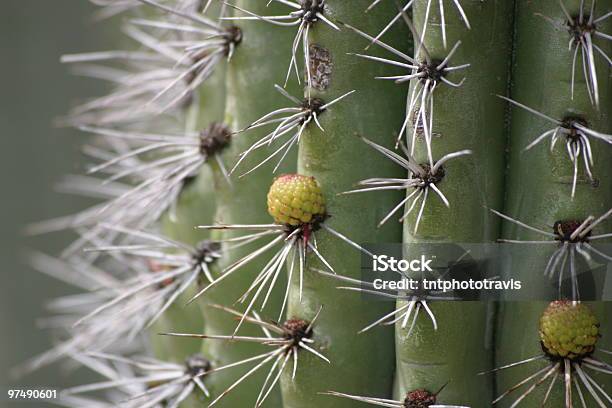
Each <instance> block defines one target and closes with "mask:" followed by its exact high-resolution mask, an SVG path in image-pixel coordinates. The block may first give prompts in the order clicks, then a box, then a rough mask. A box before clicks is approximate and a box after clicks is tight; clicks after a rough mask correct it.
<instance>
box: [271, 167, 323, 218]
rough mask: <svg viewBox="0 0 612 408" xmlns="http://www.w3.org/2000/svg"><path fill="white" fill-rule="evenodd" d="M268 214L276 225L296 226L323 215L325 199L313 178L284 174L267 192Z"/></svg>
mask: <svg viewBox="0 0 612 408" xmlns="http://www.w3.org/2000/svg"><path fill="white" fill-rule="evenodd" d="M268 213H269V214H270V215H271V216H272V217H273V218H274V222H276V223H277V224H285V225H291V226H298V225H302V224H307V223H310V222H312V221H313V220H314V219H316V218H318V217H322V216H324V215H325V198H324V197H323V192H322V191H321V186H319V183H318V182H317V180H316V179H315V178H314V177H308V176H302V175H299V174H286V175H283V176H280V177H277V178H276V179H275V180H274V182H273V183H272V186H271V187H270V191H269V192H268Z"/></svg>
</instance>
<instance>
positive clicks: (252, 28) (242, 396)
mask: <svg viewBox="0 0 612 408" xmlns="http://www.w3.org/2000/svg"><path fill="white" fill-rule="evenodd" d="M234 3H235V4H236V5H237V6H239V7H243V8H246V9H249V10H251V11H253V12H255V13H258V14H267V13H276V12H278V11H279V10H282V9H284V7H282V6H281V7H278V6H276V5H270V6H269V7H266V2H257V4H253V2H252V1H247V0H242V1H237V2H234ZM237 25H239V26H240V28H241V29H242V30H243V41H242V43H241V44H240V45H239V46H238V47H237V48H236V52H235V54H234V57H233V59H232V60H231V62H230V64H229V65H228V69H227V73H226V75H227V76H226V78H227V79H226V81H227V82H226V92H227V93H226V111H225V119H226V120H225V122H226V123H227V124H228V125H229V126H230V128H231V129H232V130H234V131H236V130H240V129H244V128H245V127H246V126H248V125H249V124H251V123H252V122H253V121H255V120H256V119H258V118H260V117H261V116H263V115H264V114H266V113H268V112H270V111H272V110H274V109H277V108H278V107H279V106H283V105H282V104H286V100H285V98H284V97H282V96H281V95H280V94H279V93H278V92H276V91H274V88H273V85H274V84H275V83H281V84H282V81H283V80H284V78H285V73H286V62H287V52H288V50H289V49H290V47H291V41H292V37H291V33H290V32H287V31H286V30H274V29H271V27H270V26H268V25H267V24H265V23H262V22H260V21H249V22H243V21H239V22H238V24H237ZM273 28H274V27H273ZM288 91H289V92H292V90H291V89H290V88H289V89H288ZM294 93H295V92H294ZM263 132H265V129H255V130H251V131H249V132H246V133H240V134H237V135H236V136H235V137H234V138H233V139H232V142H231V145H230V147H229V148H228V149H227V151H226V152H225V153H224V154H223V160H224V162H225V163H226V166H227V167H228V168H231V167H232V166H233V164H234V163H235V161H236V160H237V157H238V155H239V154H240V153H241V152H243V151H245V150H246V149H247V148H248V147H250V146H251V144H252V143H253V142H254V141H255V140H258V139H259V138H260V137H262V136H263V135H265V133H263ZM269 153H270V151H269V150H268V149H266V148H263V149H259V150H258V151H256V152H254V153H253V154H251V155H250V156H249V158H248V159H246V160H245V164H244V166H245V168H251V167H253V166H254V165H255V164H257V163H259V162H260V161H261V160H263V159H264V158H265V157H267V155H268V154H269ZM295 162H296V158H295V153H294V154H293V155H291V154H289V156H288V157H287V158H286V160H285V163H287V165H286V166H284V167H282V168H280V169H279V171H278V174H282V173H285V172H293V171H295V168H294V166H295ZM274 165H275V162H272V163H270V164H269V165H266V166H264V167H262V168H260V169H258V170H257V171H255V172H253V173H251V174H249V175H248V176H246V177H244V178H238V177H232V183H233V187H230V186H229V185H228V184H227V182H226V181H225V179H224V177H223V176H222V175H221V174H220V172H219V171H218V169H217V171H215V179H216V183H215V184H216V187H215V192H216V198H217V213H216V215H215V222H216V223H221V224H257V223H262V224H269V223H270V222H271V221H272V219H271V217H270V215H268V212H267V209H266V194H267V192H268V188H269V187H270V184H271V183H272V180H273V178H274V175H273V174H272V169H273V167H274ZM248 166H251V167H248ZM292 167H293V168H292ZM238 174H239V173H238ZM203 221H204V222H198V224H200V225H202V224H204V223H206V220H203ZM231 234H232V232H231V231H230V232H228V231H224V232H223V233H221V234H213V236H214V237H215V238H229V237H230V236H232V235H231ZM252 251H253V246H252V245H251V246H249V245H247V246H244V247H242V248H240V249H239V250H235V251H233V252H232V253H231V254H229V256H227V257H225V258H223V259H221V260H220V261H219V264H218V265H217V271H216V272H215V271H213V273H219V271H220V270H221V269H222V268H224V267H226V266H228V265H230V264H231V263H233V262H234V261H236V260H237V259H240V258H241V257H243V256H244V255H246V254H248V253H250V252H252ZM264 265H265V260H263V259H262V260H259V261H255V262H253V263H251V264H249V265H248V266H247V267H244V268H242V269H241V270H240V271H239V272H238V273H236V274H234V276H232V277H230V278H228V279H226V280H225V281H223V282H222V283H221V284H219V285H218V286H217V287H215V288H213V289H211V290H210V291H208V292H206V293H205V294H204V295H203V296H202V303H211V304H222V305H226V306H230V307H238V308H240V305H239V304H238V305H236V306H234V302H235V301H236V300H237V299H238V298H239V297H240V296H241V295H242V294H243V293H244V291H245V290H246V289H247V288H248V287H249V285H250V284H251V283H252V280H253V278H254V276H256V273H257V272H259V270H261V268H262V267H263V266H264ZM284 287H285V284H284V283H283V282H281V281H280V279H279V282H278V283H277V288H284ZM274 293H276V294H274ZM281 300H282V296H281V293H280V291H278V292H277V291H274V292H273V295H272V297H271V298H270V301H269V303H268V305H267V306H266V309H267V310H274V311H277V310H280V302H281ZM202 310H203V313H204V321H205V333H206V334H210V335H213V334H216V335H219V334H220V335H227V334H231V333H232V332H233V331H234V329H235V327H236V324H237V322H236V321H235V320H233V319H231V318H228V316H227V315H226V314H224V313H221V314H220V313H218V311H216V310H213V309H211V308H210V307H206V306H204V307H203V309H202ZM264 316H265V310H264ZM249 330H251V331H249ZM241 333H244V334H245V335H248V333H251V335H252V334H256V335H260V334H261V332H260V331H255V330H254V329H249V328H246V327H245V328H244V329H241ZM262 350H266V349H265V348H264V347H262V346H260V345H258V344H250V343H245V344H241V343H239V342H204V343H203V352H204V354H205V355H206V356H208V357H209V358H210V359H211V361H212V362H213V365H215V366H221V365H225V364H229V363H233V362H236V361H238V360H242V359H245V358H248V357H252V356H254V355H256V354H258V353H260V352H262ZM244 372H246V366H245V369H240V368H239V369H230V370H227V371H220V372H217V373H214V375H211V376H210V377H209V378H207V380H206V384H207V386H208V387H210V390H211V394H212V397H213V398H215V397H216V396H218V395H219V394H220V393H221V392H223V391H224V390H225V389H226V388H227V387H228V386H230V385H231V384H232V383H233V382H234V381H235V380H236V379H237V378H238V377H239V376H240V375H241V374H240V373H244ZM266 374H267V373H266V372H265V371H264V370H262V371H261V372H260V373H258V374H257V375H254V376H252V377H250V379H249V380H247V381H245V382H244V383H242V384H240V386H239V388H238V389H236V390H235V391H234V392H232V393H230V394H228V395H227V396H226V397H224V398H223V399H222V400H220V401H219V403H218V404H216V405H215V406H218V407H237V406H243V405H246V404H254V403H255V400H256V398H257V395H258V393H259V389H260V387H261V384H262V383H263V381H264V380H265V377H266ZM280 400H281V399H280V392H278V390H275V391H274V392H273V393H272V394H271V395H270V396H269V397H268V399H267V400H266V403H265V404H264V406H266V407H279V406H281V402H280Z"/></svg>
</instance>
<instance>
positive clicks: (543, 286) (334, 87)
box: [24, 0, 612, 408]
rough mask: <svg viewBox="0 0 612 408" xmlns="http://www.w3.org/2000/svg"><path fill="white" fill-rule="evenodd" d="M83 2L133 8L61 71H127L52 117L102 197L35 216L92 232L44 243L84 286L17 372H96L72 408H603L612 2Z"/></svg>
mask: <svg viewBox="0 0 612 408" xmlns="http://www.w3.org/2000/svg"><path fill="white" fill-rule="evenodd" d="M92 2H93V3H95V4H96V5H97V6H99V7H100V8H99V11H98V16H99V17H101V18H105V19H112V18H113V16H116V15H128V16H131V17H132V18H131V19H129V20H128V21H127V22H126V23H125V28H124V32H125V34H126V37H127V38H128V39H129V42H128V44H127V45H126V46H127V47H131V48H128V49H127V50H122V49H118V50H112V51H102V52H94V53H85V54H71V55H67V56H64V57H63V61H64V62H66V63H71V64H74V66H75V69H76V70H77V72H78V73H81V74H84V75H87V76H91V77H94V78H101V79H105V80H108V81H110V82H111V84H112V89H111V90H110V91H109V93H108V94H107V95H105V96H102V97H97V98H94V99H92V100H89V101H85V102H84V103H83V104H82V105H79V106H77V107H76V108H74V109H73V110H72V111H71V112H70V114H69V115H68V116H67V117H66V118H64V119H63V120H62V123H64V124H66V125H69V126H76V127H78V128H80V129H81V130H82V131H84V132H85V133H86V134H87V135H89V137H90V139H89V140H90V142H88V144H87V146H86V148H85V149H84V150H85V153H86V154H87V155H88V156H89V158H91V159H92V162H93V163H92V165H91V167H90V171H89V173H90V174H89V175H88V176H87V177H83V176H79V177H71V178H69V179H67V181H66V182H65V183H64V187H65V188H64V189H65V190H69V191H71V192H76V193H78V194H83V195H87V196H94V197H97V198H102V201H100V202H99V203H97V204H95V205H94V206H93V207H91V208H88V209H85V210H83V211H81V212H79V213H78V214H74V215H72V216H64V217H60V218H57V219H54V220H50V221H46V222H42V223H39V224H36V225H33V226H31V228H30V231H31V232H34V233H47V232H53V231H56V230H59V229H71V230H73V231H74V232H76V234H77V238H76V240H75V241H74V242H73V243H71V244H70V245H69V247H68V248H67V249H66V250H65V251H64V252H63V253H62V259H56V258H53V257H50V256H47V255H43V254H34V255H33V256H32V263H33V264H34V266H35V267H36V269H38V270H40V271H42V272H44V273H47V274H49V275H51V276H54V277H56V278H58V279H61V280H64V281H68V282H73V283H74V284H75V285H76V286H77V287H79V288H80V289H82V290H84V293H83V294H79V295H77V296H76V297H65V298H60V299H57V300H55V301H54V302H53V303H52V304H51V306H52V309H51V310H52V311H53V312H54V313H57V314H58V315H59V316H56V317H55V318H53V320H52V321H60V322H61V325H60V328H63V329H64V330H65V335H64V337H62V338H61V341H60V342H59V343H58V344H57V346H56V347H54V348H53V349H51V350H49V351H47V352H45V353H43V354H41V355H39V356H36V357H34V358H33V359H32V360H30V361H29V362H28V363H27V364H26V365H25V367H24V368H25V369H26V370H32V369H38V368H39V367H41V366H43V365H47V364H51V363H55V362H57V361H60V360H62V359H64V358H69V359H71V360H73V361H74V362H76V363H78V364H80V365H83V366H86V367H88V368H90V369H92V370H93V371H94V372H96V373H97V374H98V375H99V376H100V377H101V380H100V381H96V382H94V383H92V384H85V385H77V386H75V387H72V388H69V389H66V390H65V391H64V392H63V395H62V398H61V401H60V403H61V404H63V405H64V406H69V407H84V406H100V407H107V406H116V405H117V404H118V403H119V402H118V401H119V400H120V401H122V402H123V403H124V405H126V406H129V407H162V406H163V407H173V408H177V407H192V406H215V407H237V406H240V407H242V406H249V405H253V406H256V407H269V408H276V407H278V408H302V407H304V408H306V407H313V406H317V407H361V406H366V405H368V404H369V405H375V406H386V407H398V408H401V407H404V408H425V407H429V408H435V407H441V408H442V407H448V408H453V407H455V408H466V407H472V408H475V407H485V406H491V405H495V406H506V405H503V404H507V406H510V407H518V406H524V407H531V406H536V405H538V406H540V405H542V406H551V407H552V406H554V407H560V406H562V407H565V408H571V407H573V406H582V407H585V408H586V407H590V406H598V407H606V406H610V404H612V397H610V394H609V392H610V391H609V388H610V384H611V377H610V375H611V374H612V366H611V365H610V364H609V363H608V362H606V357H605V354H609V353H610V351H608V350H609V349H611V348H612V322H610V319H608V316H609V315H610V311H611V310H610V304H609V303H606V302H602V301H599V299H601V298H602V297H604V298H605V296H606V293H605V292H604V291H605V279H606V276H605V275H604V273H603V272H602V269H605V268H599V269H598V267H601V266H604V267H605V266H606V264H608V263H609V262H610V261H612V256H611V255H610V252H609V248H608V247H606V245H605V244H606V243H607V242H609V240H610V238H611V234H610V228H609V227H610V219H611V218H612V209H610V207H611V205H610V203H611V202H612V190H611V189H610V183H609V182H608V180H607V179H606V175H607V173H609V171H607V170H608V168H609V163H610V159H611V158H612V156H611V155H612V149H610V146H609V144H612V136H610V134H609V133H610V126H609V122H610V120H609V116H610V108H611V101H612V94H611V89H612V88H611V87H610V86H609V85H610V76H609V75H608V74H609V71H610V65H611V61H610V57H609V55H610V42H609V40H610V32H609V27H610V21H612V18H610V16H611V15H612V13H611V11H610V9H611V6H612V3H610V1H609V0H602V1H599V2H595V1H594V0H593V1H592V2H588V1H583V0H561V1H558V0H542V1H539V2H528V1H523V0H512V1H510V0H508V1H503V0H486V1H472V0H469V1H468V0H452V1H449V0H439V1H433V0H410V1H407V0H406V1H402V2H399V3H398V2H394V1H392V0H352V1H343V0H272V1H270V2H268V1H266V0H257V1H253V0H233V1H228V2H225V1H221V0H118V1H108V0H92ZM568 43H569V49H568V47H567V45H568ZM546 143H550V144H549V145H548V146H545V144H546ZM398 221H399V222H398ZM496 241H498V242H499V244H496V243H495V242H496ZM384 244H395V246H394V247H393V249H392V251H395V252H398V253H401V255H402V256H403V257H404V258H405V259H413V258H414V259H416V258H417V257H420V256H423V257H425V255H436V254H437V252H436V251H437V250H438V249H439V248H440V247H441V246H443V245H446V246H447V247H451V246H452V248H453V250H454V251H456V249H457V248H459V249H461V251H460V252H459V253H458V254H457V256H456V257H454V259H451V260H450V261H448V262H441V263H437V264H436V266H435V267H434V270H430V272H431V273H429V272H427V273H426V272H424V271H423V270H421V271H415V270H412V271H410V272H406V273H404V274H402V275H401V277H402V278H414V279H417V280H418V279H422V278H425V277H427V278H434V279H440V280H442V279H446V278H448V277H451V278H454V277H455V276H456V275H455V274H456V273H459V272H465V274H467V275H468V276H469V277H470V278H473V277H476V276H478V277H479V278H483V276H480V275H478V274H479V273H480V272H481V271H482V269H484V268H486V267H488V266H489V265H488V264H487V262H485V261H490V259H488V260H486V259H485V260H483V259H481V258H479V257H478V256H477V255H475V254H472V253H470V251H471V250H466V248H472V247H473V246H474V245H475V246H476V247H477V248H487V250H488V248H491V247H495V248H496V249H499V250H510V251H515V253H516V251H520V255H519V256H515V257H513V258H512V259H511V260H510V261H509V262H505V261H504V262H502V263H501V268H500V270H495V271H494V272H493V275H498V274H501V276H500V277H499V278H500V279H502V280H504V281H505V280H510V279H517V280H524V281H525V282H529V285H526V286H527V287H524V288H523V289H522V291H521V292H520V295H521V296H525V297H527V299H528V300H529V301H525V302H500V303H493V302H489V301H487V300H486V299H478V298H476V299H472V298H469V299H468V300H463V301H452V300H457V299H455V297H461V296H459V295H457V296H455V295H456V294H455V293H451V294H447V293H440V291H435V290H433V291H429V290H427V289H424V288H419V289H417V290H413V289H410V290H408V289H397V290H396V289H392V288H383V289H380V288H378V287H377V286H376V285H375V284H374V283H373V282H372V281H371V280H370V277H369V275H368V274H367V273H366V272H367V270H368V268H369V265H370V264H371V263H372V262H373V261H375V260H376V255H377V251H378V250H379V249H380V248H382V247H383V246H384ZM601 244H603V245H601ZM398 248H400V249H398ZM423 259H424V258H423ZM494 261H496V260H494ZM493 263H495V262H493ZM496 265H497V264H496ZM484 277H488V276H487V275H485V276H484ZM100 285H101V286H102V289H100ZM98 289H100V290H98ZM506 295H507V296H508V298H510V300H516V299H513V298H512V295H511V294H509V293H508V294H506ZM608 296H609V294H608ZM591 300H592V302H587V301H591ZM551 301H552V302H551ZM535 366H537V367H535ZM479 374H480V375H479ZM90 393H96V394H95V395H91V396H90V395H89V394H90ZM103 397H104V398H105V399H106V400H105V401H103V400H102V398H103Z"/></svg>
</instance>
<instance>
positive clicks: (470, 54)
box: [396, 1, 513, 407]
mask: <svg viewBox="0 0 612 408" xmlns="http://www.w3.org/2000/svg"><path fill="white" fill-rule="evenodd" d="M428 3H430V2H428ZM433 3H436V2H433ZM461 6H462V7H463V10H464V11H465V14H466V15H467V17H468V18H469V21H470V25H471V29H470V30H468V29H467V28H466V27H465V26H464V25H463V24H462V23H461V21H460V20H459V19H458V18H459V17H458V16H455V17H454V18H453V20H452V23H451V21H450V20H449V19H447V20H446V30H445V35H446V38H447V41H448V45H449V48H448V49H447V48H446V47H445V46H444V45H445V38H444V36H443V35H442V32H441V31H438V30H436V29H435V26H436V24H437V23H440V21H439V20H437V18H438V17H437V16H439V15H441V14H440V10H438V6H437V3H436V5H432V6H431V9H430V10H429V16H428V17H427V16H426V14H427V13H428V11H427V10H428V9H429V6H427V5H425V2H416V3H415V4H414V6H413V18H414V26H415V27H417V29H420V28H422V27H424V26H425V27H427V28H426V32H425V33H424V34H421V33H417V35H419V36H422V37H423V38H424V41H423V44H422V46H421V47H420V46H419V43H418V41H417V44H416V45H415V48H417V49H419V48H420V53H419V54H418V55H417V60H418V61H421V63H424V64H425V65H424V66H425V67H430V66H434V65H436V64H439V62H438V61H443V60H444V59H445V58H447V56H448V55H449V53H450V52H452V51H453V50H454V51H455V52H454V54H452V64H453V65H455V66H462V65H463V64H470V66H469V68H467V69H465V70H462V71H460V74H459V72H457V73H449V74H448V78H446V79H447V80H450V81H452V82H453V83H455V84H456V85H460V86H452V85H449V84H448V83H446V82H445V81H442V80H441V79H440V80H438V83H439V84H438V85H437V86H436V89H435V90H434V91H432V94H433V95H434V100H433V104H432V105H431V107H426V109H427V111H426V115H423V113H421V115H423V116H421V117H419V116H418V115H419V112H422V111H421V110H422V108H423V106H422V105H423V104H422V102H418V103H416V104H415V105H416V107H415V108H413V110H412V111H409V112H408V115H411V118H412V121H411V123H410V126H409V127H408V131H407V135H408V138H409V142H410V141H411V140H414V139H412V135H413V134H415V135H416V142H413V143H412V145H411V146H410V147H411V149H413V151H414V156H415V159H416V160H417V161H418V162H423V163H428V162H430V161H432V160H433V162H434V163H435V162H436V160H439V159H440V158H441V157H443V156H444V155H445V154H448V153H450V152H455V151H458V150H461V149H469V150H471V151H472V152H473V154H472V155H471V156H467V157H463V158H458V159H455V160H453V161H452V162H448V164H445V165H444V173H443V174H444V176H443V178H442V179H441V180H440V181H439V182H436V183H435V184H436V186H437V187H438V189H439V190H441V191H442V192H443V194H444V196H445V197H446V199H447V201H448V204H449V205H448V206H447V205H445V204H446V203H445V202H444V201H443V200H440V199H438V198H439V197H437V196H436V194H433V192H432V194H431V198H429V200H428V201H427V203H426V204H422V203H421V207H420V208H419V209H418V210H420V211H418V212H417V211H416V209H415V210H414V212H413V213H412V214H411V215H410V216H409V217H408V218H407V219H406V222H405V223H404V243H406V244H412V243H419V244H421V243H448V242H454V243H487V242H492V241H494V240H495V239H496V238H497V237H498V234H499V222H498V221H497V220H495V219H493V218H492V217H489V216H487V214H486V210H485V209H484V208H483V207H485V206H495V205H500V204H501V203H502V202H503V201H502V200H503V180H504V171H503V169H504V150H505V141H506V132H505V113H504V108H503V107H501V106H499V105H497V104H495V103H494V100H493V97H492V94H494V93H496V92H502V93H503V92H505V90H506V88H507V83H508V67H509V64H510V49H511V35H512V26H511V24H512V17H511V16H512V12H513V5H512V2H499V1H488V2H461ZM426 19H428V21H429V23H428V24H425V22H426ZM458 41H461V44H460V45H458ZM450 46H453V48H450ZM455 47H456V48H455ZM430 61H431V62H430ZM424 72H425V73H426V76H425V77H423V78H417V79H414V80H412V83H411V89H412V92H415V90H416V89H418V87H419V86H420V87H423V89H424V90H423V91H421V95H422V93H423V92H425V91H426V90H427V89H426V87H427V83H426V84H425V85H422V81H423V80H427V79H433V80H435V79H436V78H435V76H434V77H431V78H430V76H431V75H432V74H433V73H431V74H429V73H427V72H428V71H427V70H425V71H424ZM462 77H465V82H463V83H461V82H459V81H460V80H461V78H462ZM430 86H431V85H430ZM432 115H433V121H432V124H433V127H432V128H429V127H430V125H429V124H428V123H427V119H430V118H431V116H432ZM423 117H424V118H425V119H426V120H423ZM428 133H429V135H428ZM428 138H429V139H430V140H431V147H427V144H428V143H427V139H428ZM409 193H411V191H409ZM417 223H418V230H417V228H416V227H417ZM422 247H423V246H422V245H419V248H422ZM407 252H408V254H407V255H408V256H410V255H411V254H410V246H408V247H407ZM419 255H420V254H419ZM400 307H405V302H402V301H400V302H399V303H398V308H400ZM430 307H431V311H432V313H433V315H434V316H435V317H436V319H437V330H436V328H435V327H434V325H432V322H431V321H430V318H429V317H428V316H426V315H425V314H421V315H420V316H419V317H418V319H417V320H416V324H415V327H414V329H413V331H412V332H411V333H410V332H409V331H408V330H407V329H406V328H405V327H403V326H402V324H401V323H402V322H401V321H400V322H398V324H397V326H396V347H397V369H398V371H399V372H400V373H401V376H400V378H401V379H402V384H400V385H401V387H400V391H401V392H402V393H405V392H406V391H407V390H411V389H415V388H425V389H437V388H440V387H441V386H442V385H444V384H445V383H447V382H448V385H447V386H446V387H445V388H444V389H443V390H442V392H441V394H440V399H441V400H442V401H443V402H453V403H456V404H463V405H468V406H475V407H476V406H478V407H479V406H487V404H488V403H489V402H490V401H491V399H490V397H491V395H492V393H491V389H492V382H491V381H489V380H487V379H486V378H485V379H483V381H474V380H473V378H472V377H471V376H470V375H469V374H467V373H474V372H477V371H482V370H486V369H488V368H489V367H491V365H492V362H493V353H492V347H491V340H492V339H491V338H490V333H492V331H491V330H487V320H488V318H489V317H490V316H489V314H490V313H491V307H490V306H489V305H487V304H485V303H482V302H460V303H452V304H451V303H448V302H432V303H431V305H430Z"/></svg>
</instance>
